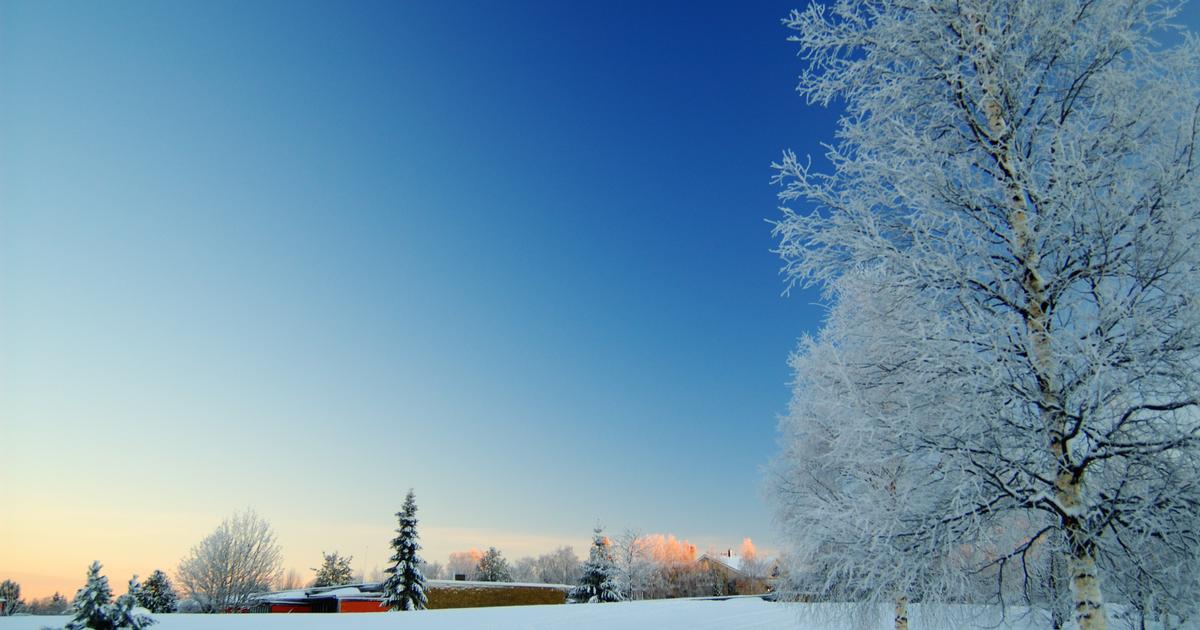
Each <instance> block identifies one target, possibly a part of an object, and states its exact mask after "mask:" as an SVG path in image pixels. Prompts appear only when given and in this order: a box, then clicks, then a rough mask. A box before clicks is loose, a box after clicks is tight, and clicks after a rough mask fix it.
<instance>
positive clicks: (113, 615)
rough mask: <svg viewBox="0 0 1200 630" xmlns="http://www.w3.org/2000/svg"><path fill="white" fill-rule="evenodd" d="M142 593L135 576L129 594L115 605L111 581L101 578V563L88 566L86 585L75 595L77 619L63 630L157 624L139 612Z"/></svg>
mask: <svg viewBox="0 0 1200 630" xmlns="http://www.w3.org/2000/svg"><path fill="white" fill-rule="evenodd" d="M140 591H141V589H140V588H139V587H138V583H137V577H136V576H134V577H133V578H131V579H130V580H129V592H128V593H126V594H124V595H122V596H121V597H119V598H117V601H116V602H115V603H114V602H113V601H112V589H111V588H109V586H108V578H106V577H104V576H103V575H100V563H99V562H93V563H92V566H90V567H88V578H87V584H85V585H84V587H83V588H81V589H79V592H78V593H77V594H76V595H75V604H74V606H73V609H74V613H75V618H74V619H72V620H71V621H70V622H68V623H67V625H66V627H65V628H64V630H84V629H85V628H90V629H91V630H116V629H117V628H130V630H143V629H144V628H147V627H149V626H151V625H154V623H155V621H154V619H153V618H151V617H150V616H149V615H146V614H144V613H142V612H139V611H140V607H139V606H138V598H139V595H140Z"/></svg>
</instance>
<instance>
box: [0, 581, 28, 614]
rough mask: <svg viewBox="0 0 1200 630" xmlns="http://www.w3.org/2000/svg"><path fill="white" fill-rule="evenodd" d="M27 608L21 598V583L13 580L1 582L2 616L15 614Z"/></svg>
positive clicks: (0, 611) (0, 606) (0, 610)
mask: <svg viewBox="0 0 1200 630" xmlns="http://www.w3.org/2000/svg"><path fill="white" fill-rule="evenodd" d="M24 610H25V602H24V601H22V600H21V585H20V584H17V583H16V582H14V581H12V580H4V581H3V582H0V617H7V616H9V615H15V614H17V613H19V612H22V611H24Z"/></svg>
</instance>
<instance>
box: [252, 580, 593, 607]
mask: <svg viewBox="0 0 1200 630" xmlns="http://www.w3.org/2000/svg"><path fill="white" fill-rule="evenodd" d="M425 584H426V586H427V587H430V588H442V589H492V588H510V587H514V586H515V587H522V588H530V587H532V588H548V589H554V590H559V591H568V590H570V589H571V586H570V585H567V584H542V583H540V582H537V583H534V582H475V581H466V580H428V581H426V583H425ZM382 593H383V583H382V582H364V583H362V584H341V585H338V586H318V587H313V588H306V589H292V590H287V591H277V592H274V593H260V594H258V595H255V596H254V597H255V599H257V600H259V601H262V602H280V603H282V602H293V603H295V602H302V601H305V600H310V599H325V598H332V599H357V598H379V597H381V596H382Z"/></svg>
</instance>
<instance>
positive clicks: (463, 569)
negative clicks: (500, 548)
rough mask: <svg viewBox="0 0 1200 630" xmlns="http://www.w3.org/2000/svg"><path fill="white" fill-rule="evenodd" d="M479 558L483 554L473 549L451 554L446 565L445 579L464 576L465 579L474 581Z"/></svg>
mask: <svg viewBox="0 0 1200 630" xmlns="http://www.w3.org/2000/svg"><path fill="white" fill-rule="evenodd" d="M481 558H483V552H482V551H480V550H478V549H474V548H472V549H468V550H467V551H455V552H452V553H451V554H450V558H449V560H448V561H447V563H446V578H447V579H456V578H457V576H459V575H463V576H466V578H465V579H468V580H474V579H475V578H476V573H477V572H478V570H479V560H480V559H481Z"/></svg>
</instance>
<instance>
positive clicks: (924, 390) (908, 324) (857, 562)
mask: <svg viewBox="0 0 1200 630" xmlns="http://www.w3.org/2000/svg"><path fill="white" fill-rule="evenodd" d="M835 288H836V291H835V293H834V304H833V307H832V309H831V311H830V314H829V317H828V319H827V320H826V323H825V327H824V329H823V330H822V332H821V336H820V337H819V338H817V339H812V338H806V339H804V340H803V341H802V343H801V348H800V350H799V351H798V352H797V353H796V354H795V355H794V356H793V358H792V367H793V370H794V372H795V379H796V380H795V383H794V388H795V389H794V393H793V397H792V401H791V408H790V411H789V414H788V415H787V416H786V417H785V418H784V419H783V421H782V422H781V423H780V429H781V432H782V434H783V440H782V444H783V452H782V453H781V454H780V456H779V457H778V459H777V461H776V463H775V471H774V472H775V479H776V483H775V488H774V489H773V490H774V496H775V499H776V505H777V508H778V511H779V515H780V517H781V519H780V520H781V522H782V523H783V525H784V529H785V531H786V533H787V534H788V535H789V538H790V540H792V541H793V543H794V544H793V547H794V551H795V555H794V560H795V562H793V565H792V566H791V567H789V568H790V571H789V579H788V580H786V581H785V582H784V584H783V590H784V591H785V592H790V594H792V595H796V596H803V597H809V598H811V597H817V598H820V599H825V600H831V601H842V602H852V601H861V602H863V603H866V604H871V603H874V602H877V601H879V600H884V599H886V600H889V601H893V602H894V603H895V605H896V627H897V628H904V627H905V626H906V624H907V610H906V609H907V601H908V600H909V599H913V598H919V599H923V600H926V601H929V600H956V601H961V600H963V599H967V598H970V597H972V596H973V595H974V594H975V592H976V591H975V590H974V589H976V588H978V587H979V584H978V583H977V581H976V580H975V579H974V578H973V576H974V575H976V574H977V573H978V572H979V566H978V564H979V563H978V562H976V561H973V558H972V556H971V554H969V553H967V552H966V550H964V549H963V538H964V529H965V528H970V530H971V531H980V532H983V533H986V534H988V535H999V534H998V532H993V530H992V529H991V528H990V527H988V526H987V524H985V523H984V522H982V521H981V520H980V519H979V518H977V517H976V516H975V515H970V514H969V515H966V516H964V517H963V518H961V519H953V518H949V517H950V516H951V515H955V514H957V513H958V511H959V510H960V508H959V507H958V506H961V505H963V504H966V505H971V501H973V500H974V495H975V492H976V486H977V485H978V483H977V481H976V480H974V478H973V476H972V475H971V473H970V471H967V470H963V469H962V467H961V466H959V465H956V463H955V462H953V461H950V460H949V459H948V458H945V457H941V456H939V455H938V454H936V453H929V452H928V451H927V449H925V448H924V446H923V442H922V440H923V439H924V437H925V436H924V435H923V434H922V433H921V432H920V431H919V430H914V429H913V427H921V426H924V425H926V424H932V423H935V422H940V421H942V420H943V419H942V418H941V417H940V414H943V413H948V412H951V410H954V409H958V408H959V406H958V401H957V399H956V391H957V390H956V388H955V387H956V382H955V381H954V380H952V379H942V380H939V381H937V382H924V381H915V380H913V379H912V378H911V377H913V375H915V374H918V373H919V372H918V371H916V370H913V369H907V368H911V367H913V366H916V365H919V364H920V363H921V362H922V361H928V360H933V358H932V357H931V356H930V354H931V353H930V352H929V349H928V348H925V347H922V346H921V344H919V343H918V342H917V340H915V339H914V337H916V338H918V339H919V338H922V337H924V336H926V335H928V334H929V333H928V331H929V330H937V327H938V325H939V322H938V321H937V320H936V319H929V318H928V317H927V315H928V314H927V313H926V312H925V311H924V310H923V309H922V308H921V307H920V306H921V305H920V301H919V300H917V299H916V298H915V296H913V295H912V294H911V293H910V292H908V291H907V290H906V288H905V287H904V286H903V285H900V284H898V283H897V282H896V281H895V279H894V278H892V277H891V276H890V275H888V274H885V273H882V272H878V271H875V272H861V273H854V274H847V275H846V276H843V277H842V278H840V279H839V280H838V281H837V283H836V285H835ZM975 402H978V403H979V404H981V405H986V404H988V403H989V401H986V400H983V401H975ZM944 420H945V421H946V422H950V421H951V420H950V419H948V418H946V419H944Z"/></svg>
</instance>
